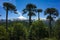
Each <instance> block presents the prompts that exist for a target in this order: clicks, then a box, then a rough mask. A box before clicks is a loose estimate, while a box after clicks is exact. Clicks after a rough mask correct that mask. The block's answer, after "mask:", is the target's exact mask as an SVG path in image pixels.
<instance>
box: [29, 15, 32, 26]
mask: <svg viewBox="0 0 60 40" xmlns="http://www.w3.org/2000/svg"><path fill="white" fill-rule="evenodd" d="M31 23H32V22H31V16H29V26H31Z"/></svg>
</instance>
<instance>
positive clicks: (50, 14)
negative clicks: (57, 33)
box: [44, 8, 59, 37]
mask: <svg viewBox="0 0 60 40" xmlns="http://www.w3.org/2000/svg"><path fill="white" fill-rule="evenodd" d="M47 14H48V15H47ZM44 15H47V19H49V37H51V34H52V32H51V31H52V25H51V22H52V21H53V20H54V19H53V18H56V17H57V16H58V15H59V12H58V10H57V9H56V8H47V9H46V10H45V12H44Z"/></svg>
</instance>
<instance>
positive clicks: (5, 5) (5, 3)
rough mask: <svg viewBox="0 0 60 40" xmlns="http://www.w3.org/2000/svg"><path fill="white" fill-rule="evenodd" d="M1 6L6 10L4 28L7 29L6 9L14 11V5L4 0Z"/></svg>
mask: <svg viewBox="0 0 60 40" xmlns="http://www.w3.org/2000/svg"><path fill="white" fill-rule="evenodd" d="M3 8H4V9H5V10H6V30H7V29H8V28H7V27H8V11H13V12H16V11H17V10H16V6H14V5H13V4H11V3H9V2H4V3H3Z"/></svg>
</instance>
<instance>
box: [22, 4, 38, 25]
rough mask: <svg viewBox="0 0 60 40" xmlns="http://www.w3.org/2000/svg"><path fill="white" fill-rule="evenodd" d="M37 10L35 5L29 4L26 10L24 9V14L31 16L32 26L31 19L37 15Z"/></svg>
mask: <svg viewBox="0 0 60 40" xmlns="http://www.w3.org/2000/svg"><path fill="white" fill-rule="evenodd" d="M36 8H37V7H36V6H35V5H34V4H27V5H26V8H25V9H23V14H25V13H28V16H29V25H31V23H32V21H31V17H32V16H33V15H35V9H36Z"/></svg>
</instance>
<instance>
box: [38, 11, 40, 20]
mask: <svg viewBox="0 0 60 40" xmlns="http://www.w3.org/2000/svg"><path fill="white" fill-rule="evenodd" d="M39 16H40V15H39V12H38V20H40V18H39Z"/></svg>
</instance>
